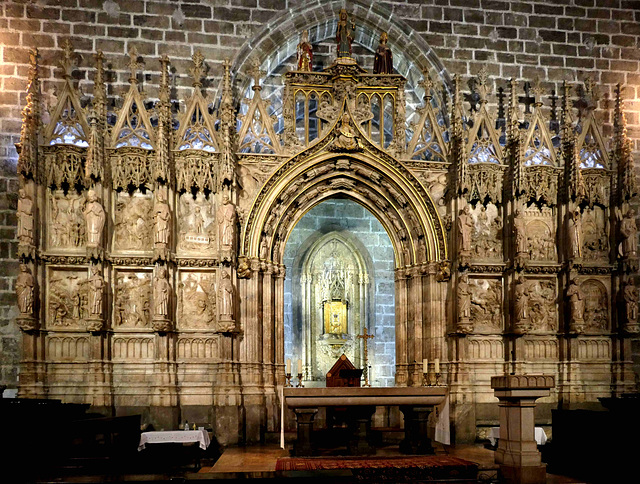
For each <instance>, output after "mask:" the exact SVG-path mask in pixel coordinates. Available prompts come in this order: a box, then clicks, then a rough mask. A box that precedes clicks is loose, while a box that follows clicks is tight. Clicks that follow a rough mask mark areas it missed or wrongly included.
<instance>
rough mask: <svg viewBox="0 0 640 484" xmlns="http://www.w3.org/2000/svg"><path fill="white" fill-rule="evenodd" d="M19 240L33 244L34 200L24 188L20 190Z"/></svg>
mask: <svg viewBox="0 0 640 484" xmlns="http://www.w3.org/2000/svg"><path fill="white" fill-rule="evenodd" d="M17 216H18V241H19V242H20V243H21V244H25V245H33V200H31V197H30V196H29V195H27V191H26V190H25V189H24V188H21V189H20V190H18V211H17Z"/></svg>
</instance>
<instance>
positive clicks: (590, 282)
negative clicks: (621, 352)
mask: <svg viewBox="0 0 640 484" xmlns="http://www.w3.org/2000/svg"><path fill="white" fill-rule="evenodd" d="M580 290H581V291H582V293H583V294H584V316H583V317H584V332H585V333H606V332H608V331H609V327H610V325H609V320H610V318H609V293H608V290H607V287H606V286H605V284H603V282H602V281H599V280H597V279H587V280H585V281H584V282H582V283H581V284H580Z"/></svg>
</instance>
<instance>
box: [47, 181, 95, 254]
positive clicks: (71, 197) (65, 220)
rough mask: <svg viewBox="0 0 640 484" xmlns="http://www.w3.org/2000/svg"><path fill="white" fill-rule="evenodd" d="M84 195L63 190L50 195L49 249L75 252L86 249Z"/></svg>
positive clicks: (48, 220) (48, 218)
mask: <svg viewBox="0 0 640 484" xmlns="http://www.w3.org/2000/svg"><path fill="white" fill-rule="evenodd" d="M85 200H86V199H85V196H84V194H82V195H78V194H77V193H76V192H73V191H69V193H67V194H65V193H64V192H63V191H62V190H56V191H54V192H50V193H49V198H48V217H47V233H48V244H47V247H48V248H49V249H54V250H57V249H64V250H74V249H81V251H82V248H83V247H84V244H85V241H86V225H85V218H84V216H83V208H84V204H85Z"/></svg>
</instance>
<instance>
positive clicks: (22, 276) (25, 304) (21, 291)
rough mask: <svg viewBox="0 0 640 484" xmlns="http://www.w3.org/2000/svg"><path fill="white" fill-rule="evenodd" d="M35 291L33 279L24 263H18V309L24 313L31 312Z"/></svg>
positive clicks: (30, 313)
mask: <svg viewBox="0 0 640 484" xmlns="http://www.w3.org/2000/svg"><path fill="white" fill-rule="evenodd" d="M34 291H35V279H34V278H33V274H31V271H30V270H29V267H27V265H26V264H20V273H19V274H18V277H17V279H16V293H17V296H18V309H19V310H20V313H22V314H26V315H32V314H33V297H34Z"/></svg>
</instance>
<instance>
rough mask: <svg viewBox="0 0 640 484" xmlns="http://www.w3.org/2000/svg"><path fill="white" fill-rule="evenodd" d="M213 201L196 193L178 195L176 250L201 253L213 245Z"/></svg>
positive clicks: (215, 227) (214, 232)
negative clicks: (195, 195)
mask: <svg viewBox="0 0 640 484" xmlns="http://www.w3.org/2000/svg"><path fill="white" fill-rule="evenodd" d="M214 213H215V211H214V208H213V202H212V201H211V200H210V199H207V198H205V196H204V194H202V193H198V195H197V197H196V198H195V199H194V198H193V196H191V194H188V193H184V194H182V195H181V196H180V207H179V217H178V250H180V251H186V252H199V253H202V252H203V251H206V250H208V249H210V248H212V247H213V244H214V242H215V240H216V230H217V224H215V215H214Z"/></svg>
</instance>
